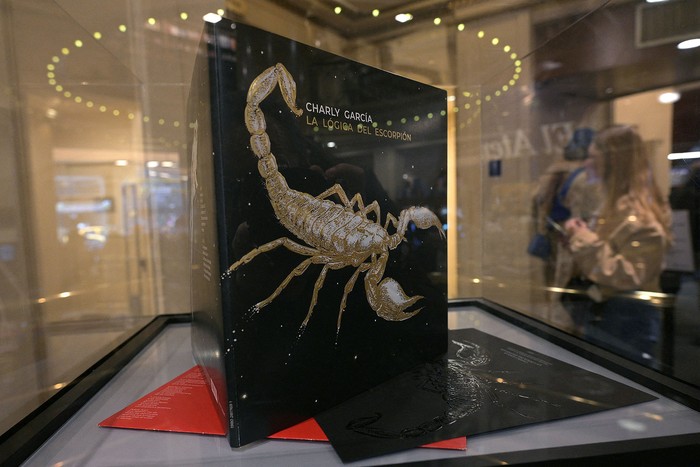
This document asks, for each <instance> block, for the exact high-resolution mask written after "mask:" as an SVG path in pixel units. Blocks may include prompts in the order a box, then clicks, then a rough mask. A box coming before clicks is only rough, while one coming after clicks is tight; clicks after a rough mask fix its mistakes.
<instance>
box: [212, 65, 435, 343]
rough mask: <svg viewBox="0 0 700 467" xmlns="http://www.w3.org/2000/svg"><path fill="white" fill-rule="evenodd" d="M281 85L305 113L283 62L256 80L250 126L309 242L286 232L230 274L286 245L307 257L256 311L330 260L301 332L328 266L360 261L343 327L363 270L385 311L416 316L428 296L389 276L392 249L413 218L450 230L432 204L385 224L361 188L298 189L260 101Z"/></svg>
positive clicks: (289, 213)
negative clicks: (282, 166) (280, 158)
mask: <svg viewBox="0 0 700 467" xmlns="http://www.w3.org/2000/svg"><path fill="white" fill-rule="evenodd" d="M276 85H279V88H280V92H281V94H282V97H283V99H284V101H285V103H286V104H287V106H288V107H289V108H290V109H291V111H292V112H293V113H294V114H295V115H296V116H297V117H298V116H301V114H302V110H301V109H299V108H298V107H297V106H296V103H295V101H296V83H295V82H294V79H293V78H292V76H291V75H290V73H289V71H287V69H286V68H285V67H284V66H283V65H282V64H279V63H278V64H277V65H275V66H272V67H270V68H268V69H267V70H265V71H264V72H262V73H261V74H260V75H259V76H258V77H257V78H255V80H254V81H253V83H252V84H251V86H250V89H249V90H248V95H247V101H246V103H247V105H246V107H245V124H246V127H247V129H248V131H249V132H250V134H251V137H250V147H251V150H252V151H253V153H254V154H255V155H256V156H257V157H258V171H259V172H260V175H261V176H262V178H263V179H264V181H265V187H266V190H267V192H268V195H269V198H270V202H271V204H272V207H273V210H274V213H275V216H276V217H277V219H278V220H279V222H280V223H281V224H282V225H283V226H284V227H285V228H286V229H287V230H288V231H289V232H291V233H292V234H294V235H295V236H296V237H297V238H299V239H301V240H302V241H303V242H304V243H306V245H303V244H300V243H299V242H297V241H295V240H292V239H290V238H287V237H281V238H278V239H276V240H273V241H271V242H268V243H266V244H264V245H261V246H259V247H257V248H254V249H253V250H251V251H250V252H248V253H247V254H245V255H244V256H243V257H241V258H240V259H239V260H238V261H236V262H234V263H233V264H232V265H231V266H230V267H229V268H228V270H227V271H226V273H224V276H227V275H228V276H230V275H231V274H232V273H233V271H235V270H236V269H238V268H239V267H241V266H242V265H244V264H246V263H248V262H250V261H252V260H253V259H254V258H255V257H256V256H258V255H259V254H261V253H265V252H268V251H270V250H273V249H275V248H278V247H285V248H287V249H288V250H290V251H292V252H294V253H297V254H299V255H303V256H307V258H306V259H305V260H304V261H302V262H301V263H300V264H299V265H298V266H296V267H295V268H294V269H293V270H292V271H291V272H290V273H289V275H287V276H286V278H285V279H284V280H283V281H282V282H281V283H280V284H279V286H277V288H276V289H275V291H274V292H273V293H272V294H271V295H270V296H269V297H267V298H266V299H264V300H263V301H261V302H259V303H257V304H256V305H255V306H253V307H252V308H251V311H252V313H253V314H254V313H257V312H259V311H260V309H262V308H263V307H265V306H267V305H269V304H270V303H271V302H272V301H273V300H274V299H275V298H276V297H277V296H278V295H279V294H280V293H282V291H283V290H284V289H285V287H287V285H288V284H289V283H290V282H291V281H292V279H294V278H295V277H297V276H300V275H302V274H303V273H304V272H305V271H306V270H307V268H308V267H309V266H310V265H312V264H322V265H323V268H322V269H321V272H320V274H319V276H318V279H317V280H316V283H315V285H314V289H313V294H312V297H311V303H310V305H309V310H308V313H307V315H306V318H305V319H304V321H303V322H302V324H301V326H300V330H299V334H300V335H301V333H303V331H304V330H305V329H306V325H307V324H308V322H309V319H310V318H311V315H312V313H313V310H314V306H315V305H316V302H317V299H318V292H319V290H320V289H321V288H322V287H323V282H324V280H325V279H326V275H327V274H328V271H329V270H336V269H342V268H345V267H348V266H352V267H354V268H356V269H355V271H354V273H353V274H352V276H351V277H350V279H349V280H348V282H347V283H346V284H345V287H344V290H343V297H342V300H341V303H340V311H339V313H338V321H337V332H339V331H340V324H341V319H342V316H343V312H344V311H345V307H346V302H347V298H348V294H349V293H350V292H351V291H352V289H353V287H354V286H355V282H356V281H357V279H358V277H359V276H360V274H361V273H363V272H364V273H365V276H364V281H365V292H366V296H367V301H368V303H369V305H370V306H371V307H372V309H373V310H374V311H375V312H376V313H377V315H378V316H380V317H381V318H383V319H385V320H388V321H403V320H405V319H408V318H411V317H412V316H414V315H416V314H417V313H418V312H420V310H421V309H422V307H421V308H418V309H417V310H413V311H408V308H409V307H411V306H413V305H414V304H415V303H416V302H418V301H419V300H420V299H421V298H423V297H422V296H420V295H416V296H413V297H409V296H407V295H406V293H405V292H404V290H403V289H402V288H401V286H400V285H399V283H398V282H396V281H395V280H394V279H391V278H389V277H387V278H384V279H382V276H383V275H384V270H385V268H386V265H387V260H388V259H389V251H390V250H393V249H394V248H396V247H397V246H398V245H399V244H400V243H401V242H402V241H403V240H405V237H404V233H405V232H406V229H407V227H408V224H409V222H411V221H412V222H414V223H415V225H416V226H417V227H418V228H421V229H428V228H430V227H436V228H437V229H438V230H439V232H440V235H441V237H442V238H444V237H445V234H444V232H443V231H442V226H441V223H440V221H439V219H438V218H437V216H436V215H435V214H434V213H433V212H431V211H430V210H429V209H427V208H424V207H417V206H412V207H409V208H407V209H404V210H403V211H401V213H400V215H399V218H398V219H396V218H395V217H394V216H393V215H391V214H388V215H387V220H386V223H385V224H384V226H382V225H380V222H381V220H380V219H381V217H380V210H379V205H378V204H377V202H376V201H373V202H372V203H370V204H369V205H367V206H365V205H364V201H363V200H362V197H361V195H360V194H359V193H357V194H355V195H354V196H353V197H352V199H348V196H347V194H346V193H345V191H344V190H343V188H342V187H341V186H340V185H338V184H335V185H333V186H332V187H331V188H329V189H328V190H326V191H324V192H323V193H321V194H319V195H318V196H312V195H310V194H308V193H304V192H301V191H297V190H293V189H291V188H290V187H289V186H288V185H287V181H286V180H285V178H284V177H283V176H282V174H281V173H280V172H279V170H278V168H277V162H276V159H275V156H274V155H273V154H272V152H271V151H270V139H269V137H268V135H267V133H266V123H265V118H264V116H263V113H262V111H261V110H260V103H261V102H262V101H263V100H264V99H265V98H266V97H267V96H269V95H270V93H271V92H272V91H273V90H274V88H275V86H276ZM333 195H336V196H337V197H338V198H339V199H340V201H341V203H342V204H338V203H335V202H333V201H331V200H330V199H329V198H330V197H332V196H333ZM370 213H373V214H374V218H375V219H376V221H373V220H372V219H370V218H368V214H370ZM389 224H392V225H393V228H394V229H395V233H394V234H389V232H388V231H387V229H388V227H389Z"/></svg>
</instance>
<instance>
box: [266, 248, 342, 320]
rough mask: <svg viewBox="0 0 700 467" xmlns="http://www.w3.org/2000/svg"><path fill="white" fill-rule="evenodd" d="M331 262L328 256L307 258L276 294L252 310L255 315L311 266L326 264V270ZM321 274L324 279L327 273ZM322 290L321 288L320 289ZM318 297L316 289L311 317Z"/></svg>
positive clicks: (286, 278)
mask: <svg viewBox="0 0 700 467" xmlns="http://www.w3.org/2000/svg"><path fill="white" fill-rule="evenodd" d="M329 262H330V259H329V258H328V257H327V256H312V257H311V258H306V259H305V260H304V261H302V262H301V263H299V265H298V266H297V267H295V268H294V269H293V270H292V272H290V273H289V274H288V275H287V277H285V279H284V280H283V281H282V283H281V284H280V285H278V286H277V288H276V289H275V291H274V292H272V294H271V295H270V296H269V297H267V298H266V299H265V300H263V301H261V302H258V303H257V304H256V305H255V306H254V307H253V309H252V312H253V314H255V313H257V312H259V311H260V310H261V309H262V308H264V307H266V306H267V305H269V304H270V303H271V302H272V301H273V300H274V299H275V298H277V297H278V296H279V294H281V293H282V291H283V290H284V289H285V288H286V287H287V286H288V285H289V283H290V282H291V281H292V279H294V278H295V277H298V276H301V275H302V274H304V273H305V272H306V270H307V269H308V268H309V266H310V265H311V264H324V270H325V269H326V268H325V265H326V264H327V263H329ZM321 274H322V276H323V277H325V273H324V272H323V271H321ZM318 282H319V281H318V280H317V281H316V286H318V285H319V284H318ZM321 284H323V281H322V280H321ZM319 288H320V287H319ZM317 296H318V290H317V289H316V287H314V296H313V298H312V302H311V307H310V308H309V315H310V313H311V310H312V309H313V306H314V305H315V304H316V297H317ZM308 318H309V316H307V319H306V320H304V323H306V321H307V320H308Z"/></svg>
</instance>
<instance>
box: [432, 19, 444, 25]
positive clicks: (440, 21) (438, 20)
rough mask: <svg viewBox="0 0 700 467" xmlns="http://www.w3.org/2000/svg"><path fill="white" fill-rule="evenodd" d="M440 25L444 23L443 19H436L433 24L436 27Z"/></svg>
mask: <svg viewBox="0 0 700 467" xmlns="http://www.w3.org/2000/svg"><path fill="white" fill-rule="evenodd" d="M440 23H442V19H440V18H435V19H434V20H433V24H434V25H435V26H439V25H440Z"/></svg>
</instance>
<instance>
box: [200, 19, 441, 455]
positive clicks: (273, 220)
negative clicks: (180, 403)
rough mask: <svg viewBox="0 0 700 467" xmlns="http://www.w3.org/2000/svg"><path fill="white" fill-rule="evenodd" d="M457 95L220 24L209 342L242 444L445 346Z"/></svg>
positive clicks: (206, 64) (213, 30)
mask: <svg viewBox="0 0 700 467" xmlns="http://www.w3.org/2000/svg"><path fill="white" fill-rule="evenodd" d="M446 105H447V96H446V92H445V91H443V90H440V89H438V88H435V87H432V86H428V85H425V84H421V83H420V82H417V81H414V80H411V79H407V78H403V77H400V76H397V75H394V74H391V73H387V72H384V71H381V70H379V69H377V68H372V67H369V66H366V65H362V64H360V63H357V62H354V61H351V60H348V59H345V58H342V57H339V56H337V55H333V54H330V53H327V52H324V51H321V50H318V49H316V48H313V47H310V46H307V45H304V44H301V43H298V42H295V41H292V40H289V39H285V38H283V37H280V36H277V35H274V34H271V33H268V32H265V31H262V30H260V29H257V28H253V27H250V26H247V25H245V24H240V23H234V22H231V21H229V20H226V19H222V20H221V21H218V22H216V23H207V24H206V28H205V32H204V35H203V39H202V44H201V50H200V53H199V56H198V59H197V63H196V65H195V73H194V76H193V84H192V90H191V93H190V116H191V119H190V122H189V127H190V132H191V141H192V144H191V151H190V154H191V158H192V161H191V162H192V163H191V167H192V171H191V175H190V188H191V209H192V211H191V227H192V233H193V242H192V245H193V246H192V275H191V277H192V306H193V316H194V325H193V347H194V349H193V351H194V354H195V358H196V360H197V362H198V364H200V365H201V366H202V367H203V368H204V371H205V374H206V377H207V381H208V383H209V386H210V390H211V391H212V394H213V396H214V398H215V399H216V400H217V402H218V404H219V407H220V409H221V417H222V418H223V419H225V421H226V424H227V426H228V429H229V440H230V442H231V444H232V445H233V446H239V445H243V444H246V443H249V442H251V441H254V440H256V439H260V438H263V437H265V436H267V435H269V434H271V433H274V432H276V431H279V430H281V429H283V428H286V427H288V426H291V425H293V424H295V423H298V422H301V421H303V420H305V419H307V418H309V417H311V416H313V415H314V414H316V413H318V412H320V411H322V410H324V409H327V408H329V407H332V406H334V405H336V404H338V403H339V402H341V401H343V400H346V399H348V398H349V397H352V396H354V395H356V394H359V393H360V392H362V391H365V390H367V389H370V388H372V387H374V386H376V385H377V384H379V383H381V382H383V381H386V380H387V379H389V378H391V377H393V376H396V375H398V374H400V373H402V372H404V371H407V370H409V369H411V368H413V367H415V366H416V365H418V364H420V363H423V362H426V361H429V360H431V359H432V358H434V357H436V356H438V355H441V354H443V353H444V352H445V350H446V347H447V299H446V284H447V280H446V269H447V268H446V250H447V242H446V238H445V229H446V217H445V216H446V209H447V208H446V206H447V200H446V196H447V194H446V179H447V167H446V152H447V142H446V136H447V114H446Z"/></svg>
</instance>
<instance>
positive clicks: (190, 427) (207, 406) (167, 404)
mask: <svg viewBox="0 0 700 467" xmlns="http://www.w3.org/2000/svg"><path fill="white" fill-rule="evenodd" d="M99 426H101V427H110V428H129V429H134V430H152V431H171V432H178V433H198V434H205V435H219V436H224V435H226V425H225V422H224V419H223V417H222V414H221V413H220V412H219V410H218V408H217V406H216V403H215V402H214V400H213V399H212V397H211V394H210V392H209V388H208V387H207V383H206V380H205V379H204V374H203V372H202V370H201V369H200V368H199V367H198V366H195V367H193V368H191V369H189V370H188V371H186V372H185V373H183V374H181V375H180V376H178V377H177V378H175V379H173V380H172V381H170V382H168V383H166V384H164V385H163V386H161V387H159V388H158V389H156V390H155V391H153V392H151V393H149V394H147V395H145V396H144V397H142V398H141V399H139V400H137V401H136V402H134V403H133V404H130V405H129V406H127V407H126V408H124V409H122V410H120V411H119V412H117V413H115V414H114V415H112V416H111V417H108V418H106V419H105V420H103V421H102V422H100V423H99ZM270 438H271V439H289V440H305V441H328V437H326V435H325V433H324V432H323V430H322V429H321V427H320V426H319V425H318V423H316V420H314V419H313V418H310V419H308V420H306V421H305V422H302V423H299V424H298V425H294V426H292V427H290V428H287V429H285V430H282V431H280V432H278V433H275V434H274V435H271V436H270ZM422 447H425V448H438V449H458V450H465V449H467V439H466V438H465V437H461V438H454V439H448V440H445V441H438V442H436V443H431V444H426V445H425V446H422Z"/></svg>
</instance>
